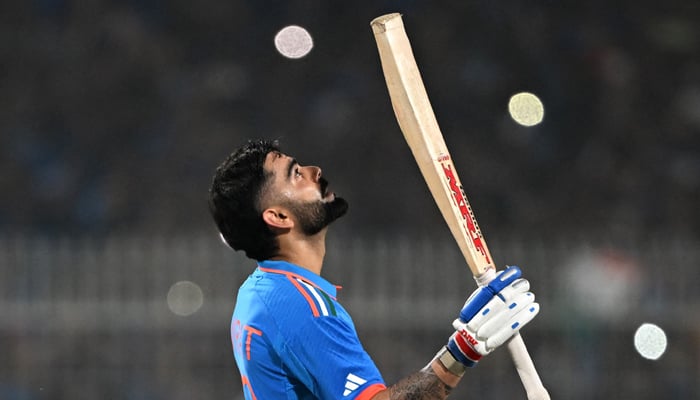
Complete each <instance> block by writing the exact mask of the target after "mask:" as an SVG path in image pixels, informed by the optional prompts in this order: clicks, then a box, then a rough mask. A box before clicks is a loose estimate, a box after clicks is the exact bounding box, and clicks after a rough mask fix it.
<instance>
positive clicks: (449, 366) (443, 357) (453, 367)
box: [435, 346, 467, 378]
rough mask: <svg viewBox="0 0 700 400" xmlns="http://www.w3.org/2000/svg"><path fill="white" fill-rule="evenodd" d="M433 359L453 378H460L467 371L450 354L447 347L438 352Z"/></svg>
mask: <svg viewBox="0 0 700 400" xmlns="http://www.w3.org/2000/svg"><path fill="white" fill-rule="evenodd" d="M435 359H436V360H437V361H439V362H440V364H441V365H442V366H443V367H444V368H445V370H447V371H448V372H449V373H450V374H452V375H454V376H457V377H460V378H461V377H462V375H464V372H465V371H466V370H467V367H466V366H465V365H464V364H463V363H462V362H461V361H459V360H458V359H457V358H456V357H455V356H454V355H453V354H452V353H451V352H450V350H449V349H448V348H447V346H445V347H443V348H442V349H440V351H438V353H437V354H436V355H435Z"/></svg>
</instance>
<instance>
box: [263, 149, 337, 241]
mask: <svg viewBox="0 0 700 400" xmlns="http://www.w3.org/2000/svg"><path fill="white" fill-rule="evenodd" d="M264 168H265V170H267V171H271V172H272V173H273V177H272V178H271V179H272V184H271V185H270V190H269V191H268V194H267V202H269V203H270V205H272V204H274V203H277V204H279V205H281V206H283V207H285V208H287V209H288V210H289V212H290V213H291V214H292V217H293V218H294V219H295V221H296V223H297V224H298V225H299V227H300V229H301V230H302V232H304V233H305V234H307V235H314V234H316V233H318V232H320V231H321V230H322V229H323V228H325V227H327V226H328V225H329V224H330V223H331V222H333V221H335V220H336V219H338V218H340V217H342V216H343V215H345V213H346V212H347V210H348V203H347V201H345V199H343V198H341V197H336V196H335V193H333V192H331V191H328V181H326V179H325V178H323V177H322V176H321V168H319V167H315V166H302V165H299V163H298V162H297V161H296V160H295V159H294V158H292V157H289V156H288V155H286V154H282V153H280V152H271V153H268V154H267V157H266V158H265V166H264Z"/></svg>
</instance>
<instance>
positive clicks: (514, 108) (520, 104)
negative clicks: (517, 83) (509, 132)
mask: <svg viewBox="0 0 700 400" xmlns="http://www.w3.org/2000/svg"><path fill="white" fill-rule="evenodd" d="M508 112H509V113H510V116H511V118H513V120H514V121H515V122H517V123H518V124H520V125H523V126H534V125H537V124H539V123H540V122H542V120H543V119H544V106H543V105H542V101H540V99H539V97H537V96H535V95H534V94H532V93H528V92H522V93H518V94H515V95H513V96H512V97H511V98H510V101H508Z"/></svg>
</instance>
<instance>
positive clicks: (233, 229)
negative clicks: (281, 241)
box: [209, 139, 280, 261]
mask: <svg viewBox="0 0 700 400" xmlns="http://www.w3.org/2000/svg"><path fill="white" fill-rule="evenodd" d="M272 151H280V149H279V143H278V141H277V140H268V139H256V140H249V141H248V142H247V143H246V144H245V145H243V146H241V147H240V148H238V149H237V150H235V151H234V152H233V153H231V154H230V155H229V156H228V157H227V158H226V160H224V162H223V163H222V164H221V165H219V167H218V168H217V169H216V173H215V174H214V178H213V179H212V183H211V188H210V189H209V211H210V212H211V215H212V217H213V218H214V222H216V226H217V227H218V228H219V231H220V232H221V235H222V236H223V238H224V240H225V241H226V243H227V244H228V245H229V246H231V248H233V249H234V250H243V251H244V252H245V254H246V256H248V257H249V258H252V259H255V260H258V261H262V260H266V259H269V258H271V257H272V256H274V255H275V254H276V253H277V251H278V250H279V246H278V242H277V239H276V237H275V234H274V232H272V230H270V228H269V227H268V226H267V224H266V223H265V222H264V221H263V218H262V211H263V210H261V209H260V197H261V194H262V193H263V192H264V190H265V188H266V185H267V182H268V178H269V177H271V176H272V173H271V172H266V171H265V170H264V168H263V166H264V163H265V158H266V156H267V154H268V153H270V152H272Z"/></svg>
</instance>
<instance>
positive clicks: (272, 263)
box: [258, 260, 338, 298]
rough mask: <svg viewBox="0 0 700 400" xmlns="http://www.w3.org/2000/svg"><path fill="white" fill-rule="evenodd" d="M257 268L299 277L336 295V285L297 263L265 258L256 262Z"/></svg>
mask: <svg viewBox="0 0 700 400" xmlns="http://www.w3.org/2000/svg"><path fill="white" fill-rule="evenodd" d="M258 268H259V269H260V270H261V271H263V272H269V273H273V274H282V275H287V276H290V275H291V276H293V277H298V278H301V279H303V280H305V281H308V282H309V283H311V284H313V285H314V286H316V287H318V288H319V289H321V290H323V291H324V292H326V293H327V294H328V295H329V296H331V297H333V298H336V297H337V290H338V287H337V286H335V285H333V284H332V283H330V282H328V281H327V280H325V279H324V278H323V277H321V276H320V275H316V274H315V273H313V272H311V271H309V270H308V269H306V268H303V267H300V266H298V265H295V264H292V263H288V262H286V261H278V260H265V261H260V262H258Z"/></svg>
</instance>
